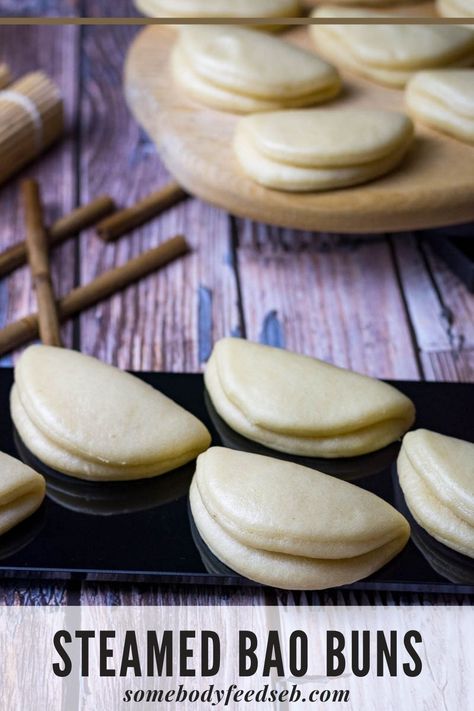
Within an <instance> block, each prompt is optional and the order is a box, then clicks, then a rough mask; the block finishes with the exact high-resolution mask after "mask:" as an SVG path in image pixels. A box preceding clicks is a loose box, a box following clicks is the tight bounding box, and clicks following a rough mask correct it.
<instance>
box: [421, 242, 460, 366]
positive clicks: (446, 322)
mask: <svg viewBox="0 0 474 711" xmlns="http://www.w3.org/2000/svg"><path fill="white" fill-rule="evenodd" d="M415 240H416V246H417V249H418V251H419V252H420V255H421V258H422V260H423V264H424V267H425V269H426V271H427V273H428V276H429V278H430V280H431V283H432V284H433V289H434V292H435V294H436V296H437V299H438V301H439V304H440V307H441V314H442V318H443V327H444V329H445V331H446V336H447V338H448V342H449V345H450V346H451V349H452V352H453V353H454V354H459V353H461V351H462V350H463V346H464V336H463V334H460V336H459V338H456V335H455V333H454V322H455V315H454V313H453V311H452V309H451V308H450V307H449V306H448V305H447V303H446V301H445V299H444V296H443V293H442V291H441V288H440V286H439V284H438V280H437V279H436V276H435V273H434V271H433V267H432V265H431V262H430V260H429V258H428V254H427V252H426V248H425V245H424V242H423V240H422V239H421V236H420V234H419V233H417V234H416V235H415Z"/></svg>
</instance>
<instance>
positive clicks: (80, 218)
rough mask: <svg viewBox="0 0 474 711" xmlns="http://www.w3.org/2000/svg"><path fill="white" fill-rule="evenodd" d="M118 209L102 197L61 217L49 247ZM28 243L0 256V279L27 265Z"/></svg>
mask: <svg viewBox="0 0 474 711" xmlns="http://www.w3.org/2000/svg"><path fill="white" fill-rule="evenodd" d="M115 209H116V206H115V203H114V201H113V200H112V198H110V197H109V196H108V195H101V196H100V197H98V198H96V199H95V200H93V201H92V202H90V203H89V204H88V205H83V206H82V207H78V208H76V209H75V210H73V211H72V212H70V213H69V214H68V215H65V216H64V217H61V218H60V219H59V220H58V221H57V222H55V223H54V225H53V226H52V227H51V228H50V230H49V234H48V245H49V248H50V249H51V248H52V247H55V246H56V245H58V244H61V243H62V242H65V241H66V240H67V239H69V238H70V237H73V236H74V235H77V234H78V233H79V232H82V230H85V229H87V228H88V227H92V226H93V225H95V224H97V222H99V220H101V219H102V218H103V217H105V215H109V214H110V213H111V212H113V211H114V210H115ZM26 259H27V255H26V242H19V243H17V244H15V245H13V247H9V248H8V249H6V250H5V251H4V252H2V253H1V254H0V277H3V276H6V275H7V274H10V272H12V271H13V270H14V269H16V268H17V267H20V266H21V265H22V264H25V262H26Z"/></svg>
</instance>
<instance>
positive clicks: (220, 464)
mask: <svg viewBox="0 0 474 711" xmlns="http://www.w3.org/2000/svg"><path fill="white" fill-rule="evenodd" d="M190 503H191V511H192V515H193V519H194V521H195V524H196V526H197V529H198V531H199V533H200V535H201V537H202V538H203V540H204V542H205V543H206V544H207V546H208V547H209V548H210V550H211V551H212V552H213V553H214V555H216V556H217V557H218V558H219V559H220V560H221V561H222V562H224V563H225V564H226V565H228V566H229V567H230V568H232V569H233V570H235V571H236V572H237V573H239V574H240V575H244V576H245V577H247V578H250V579H252V580H256V581H257V582H260V583H263V584H265V585H273V586H275V587H280V588H288V589H308V590H316V589H323V588H328V587H333V586H336V585H344V584H348V583H351V582H354V581H356V580H360V579H362V578H365V577H367V576H368V575H370V574H371V573H373V572H375V571H376V570H378V569H379V568H381V567H382V566H383V565H385V564H386V563H388V561H390V560H391V559H392V558H393V557H394V556H395V555H397V553H399V551H400V550H402V548H403V547H404V546H405V544H406V542H407V540H408V537H409V535H410V528H409V526H408V523H407V521H406V520H405V519H404V517H403V516H402V515H401V514H399V513H398V512H397V511H396V510H395V509H394V508H392V507H391V506H390V505H389V504H388V503H386V502H385V501H383V500H382V499H380V498H379V497H377V496H375V495H374V494H371V493H369V492H367V491H364V490H363V489H360V488H359V487H356V486H354V485H353V484H349V483H347V482H344V481H341V480H339V479H336V478H335V477H331V476H328V475H327V474H322V473H320V472H317V471H315V470H313V469H307V468H306V467H302V466H299V465H297V464H294V463H292V462H282V461H279V460H275V459H272V458H270V457H262V456H260V455H257V454H248V453H245V452H236V451H233V450H229V449H223V448H220V447H213V448H211V449H209V450H208V451H207V452H206V453H205V454H203V455H201V456H200V457H199V458H198V461H197V468H196V474H195V476H194V479H193V482H192V484H191V491H190Z"/></svg>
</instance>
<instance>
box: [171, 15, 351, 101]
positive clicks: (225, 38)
mask: <svg viewBox="0 0 474 711" xmlns="http://www.w3.org/2000/svg"><path fill="white" fill-rule="evenodd" d="M171 67H172V72H173V76H174V79H175V81H176V82H177V84H178V85H179V86H180V88H181V89H182V90H183V91H184V92H185V93H186V95H187V96H189V97H191V98H193V99H195V100H197V101H199V102H201V103H203V104H205V105H207V106H210V107H211V108H216V109H220V110H222V111H230V112H234V113H254V112H257V111H271V110H273V109H279V108H299V107H301V106H311V105H313V104H317V103H320V102H323V101H327V100H329V99H331V98H333V97H334V96H336V95H337V94H338V93H339V92H340V89H341V81H340V77H339V73H338V72H337V70H336V69H335V68H334V67H333V66H332V65H330V64H328V63H327V62H325V61H324V60H322V59H320V58H319V57H317V56H316V55H315V54H314V53H312V52H308V51H306V50H304V49H301V48H299V47H295V46H294V45H292V44H290V43H288V42H286V41H285V40H283V39H279V38H277V37H272V36H270V35H267V34H264V33H261V32H256V31H255V30H251V29H246V28H243V27H226V26H213V25H199V26H186V27H183V28H181V31H180V33H179V38H178V40H177V42H176V45H175V47H174V49H173V52H172V58H171Z"/></svg>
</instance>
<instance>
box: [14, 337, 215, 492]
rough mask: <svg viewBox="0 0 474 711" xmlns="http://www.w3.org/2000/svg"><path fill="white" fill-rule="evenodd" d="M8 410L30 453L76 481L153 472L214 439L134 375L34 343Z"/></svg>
mask: <svg viewBox="0 0 474 711" xmlns="http://www.w3.org/2000/svg"><path fill="white" fill-rule="evenodd" d="M11 410H12V417H13V422H14V424H15V427H16V429H17V431H18V434H19V435H20V437H21V439H22V441H23V443H24V444H25V445H26V447H27V448H28V449H29V450H30V451H31V452H32V454H34V455H35V456H36V457H37V458H38V459H40V460H41V461H42V462H44V463H45V464H46V465H48V466H49V467H51V468H53V469H55V470H57V471H59V472H62V473H64V474H68V475H70V476H74V477H78V478H80V479H91V480H98V481H101V480H126V479H141V478H145V477H151V476H157V475H158V474H163V473H165V472H167V471H171V470H172V469H176V468H178V467H180V466H181V465H183V464H186V463H187V462H189V461H191V460H193V459H195V457H196V456H197V455H198V454H200V453H201V452H203V451H204V450H205V449H207V447H208V446H209V445H210V441H211V438H210V435H209V432H208V431H207V429H206V428H205V426H204V425H203V424H202V423H201V422H200V421H199V420H198V419H197V418H196V417H194V415H191V413H189V412H187V411H186V410H184V409H183V408H182V407H180V406H179V405H177V404H176V403H175V402H173V401H172V400H170V399H169V398H167V397H165V395H163V394H162V393H160V392H159V391H158V390H155V389H154V388H152V387H151V386H150V385H147V384H146V383H144V382H143V381H141V380H139V379H138V378H136V377H135V376H133V375H130V374H129V373H125V372H123V371H121V370H119V369H118V368H114V367H112V366H110V365H107V364H105V363H102V362H101V361H99V360H97V359H96V358H91V357H90V356H85V355H82V354H81V353H77V352H75V351H70V350H66V349H62V348H53V347H50V346H31V347H30V348H28V349H27V350H26V351H25V352H24V353H23V355H22V356H21V358H20V359H19V361H18V363H17V365H16V368H15V385H14V387H13V389H12V393H11Z"/></svg>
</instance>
